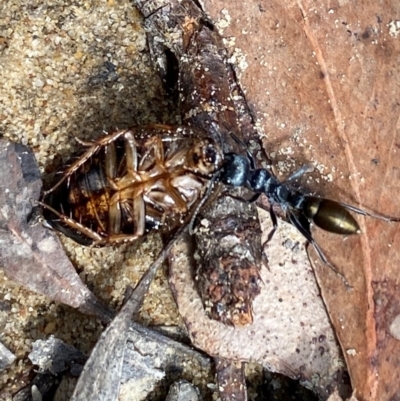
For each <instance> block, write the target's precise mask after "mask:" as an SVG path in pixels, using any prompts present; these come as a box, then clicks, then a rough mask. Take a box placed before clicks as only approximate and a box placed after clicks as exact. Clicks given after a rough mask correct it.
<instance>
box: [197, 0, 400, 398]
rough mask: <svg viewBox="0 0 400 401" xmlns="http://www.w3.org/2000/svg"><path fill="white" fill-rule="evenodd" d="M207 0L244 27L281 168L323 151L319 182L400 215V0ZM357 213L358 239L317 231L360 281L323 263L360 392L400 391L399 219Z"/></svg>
mask: <svg viewBox="0 0 400 401" xmlns="http://www.w3.org/2000/svg"><path fill="white" fill-rule="evenodd" d="M204 7H205V10H206V12H208V13H209V14H210V15H211V17H212V18H213V20H216V21H217V26H219V27H220V28H221V29H223V34H224V36H225V37H227V38H234V40H233V39H231V40H228V43H232V44H233V46H232V48H231V50H232V52H233V53H234V54H236V59H237V61H239V67H240V66H242V67H247V68H246V69H244V70H241V71H240V75H241V83H242V84H243V86H244V87H245V89H246V94H247V99H248V101H249V102H250V103H251V104H252V105H253V108H254V111H255V115H256V117H257V118H258V119H259V123H260V126H261V127H262V128H263V130H264V132H265V134H266V137H267V139H266V140H265V146H266V150H267V151H268V152H269V153H270V154H272V156H275V157H276V158H275V160H274V161H275V163H276V165H277V166H278V169H279V170H280V171H281V172H283V173H284V174H287V173H289V172H291V171H294V170H295V169H296V166H297V167H298V166H299V165H301V164H302V163H304V162H305V161H313V162H314V163H315V164H316V166H317V168H318V169H319V170H320V172H321V173H322V174H321V176H320V177H319V181H313V180H312V179H310V181H309V182H308V185H309V187H310V188H311V189H313V190H316V191H317V192H318V193H319V194H321V195H324V196H327V197H330V198H333V199H336V200H341V201H348V202H350V203H360V204H362V205H364V206H366V207H368V208H369V209H370V210H374V211H380V212H383V213H385V214H387V215H399V214H400V207H399V202H398V195H397V194H398V193H399V190H400V180H399V169H400V160H399V158H398V157H396V156H397V152H398V147H399V144H400V138H399V129H400V125H399V111H400V100H399V93H400V64H399V62H398V54H399V50H400V32H399V28H398V27H399V19H400V15H399V9H398V4H397V2H395V1H388V2H385V3H384V4H381V3H371V2H369V3H360V2H358V3H355V2H345V3H343V2H342V3H328V2H317V3H316V2H312V1H297V2H289V1H287V2H268V3H264V2H263V3H260V2H258V1H254V0H248V1H246V2H230V3H229V4H228V3H226V2H224V1H222V0H205V1H204ZM278 161H280V162H282V161H284V163H281V164H278ZM314 178H315V177H314ZM331 181H332V182H331ZM358 221H359V222H360V226H361V229H362V232H363V234H362V235H361V236H359V237H353V238H349V239H348V240H347V241H344V240H343V238H341V237H339V236H334V235H327V234H323V235H322V233H320V232H318V233H316V237H317V238H318V242H319V243H320V245H321V246H322V248H323V249H324V251H325V253H326V255H327V256H328V257H329V258H330V259H331V260H332V262H333V263H335V265H336V266H338V268H339V269H340V270H341V271H342V272H343V273H344V274H345V276H346V278H347V280H348V281H349V282H350V284H351V285H352V286H353V290H352V291H347V290H346V288H345V286H344V285H343V283H342V282H341V280H340V279H339V278H338V277H337V275H335V274H334V273H333V272H332V271H330V270H329V269H328V268H326V266H322V267H317V268H316V272H317V275H318V280H319V283H320V285H321V291H322V294H323V297H324V301H325V303H326V305H327V307H328V310H329V314H330V317H331V319H332V322H333V324H334V327H335V331H336V333H337V335H338V338H339V340H340V343H341V345H342V347H343V350H344V354H345V357H346V361H347V364H348V367H349V371H350V376H351V381H352V384H353V387H354V388H355V389H356V395H357V397H358V398H359V399H363V400H389V399H391V400H397V399H399V396H400V385H399V383H400V381H399V377H398V365H399V362H400V343H399V338H400V336H399V331H398V324H397V322H398V320H399V319H400V317H399V313H400V303H399V295H398V294H399V277H400V275H399V262H400V252H399V248H400V244H399V241H400V236H399V235H398V232H399V231H398V230H399V225H397V224H394V223H391V224H389V223H385V222H381V221H376V220H373V219H371V218H367V219H364V218H358ZM313 259H316V257H315V255H313Z"/></svg>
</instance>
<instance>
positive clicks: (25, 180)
mask: <svg viewBox="0 0 400 401" xmlns="http://www.w3.org/2000/svg"><path fill="white" fill-rule="evenodd" d="M0 171H1V172H2V173H1V175H0V205H1V210H0V223H1V225H0V227H1V229H0V260H1V265H2V268H3V270H4V272H5V274H6V275H7V277H8V278H9V279H10V280H13V281H15V282H17V283H19V284H21V285H23V286H24V287H26V288H28V289H30V290H32V291H36V292H38V293H40V294H44V295H46V296H48V297H49V298H51V299H52V300H54V301H58V302H62V303H65V304H67V305H70V306H72V307H73V308H77V309H79V310H80V311H81V312H83V313H87V314H91V315H95V316H98V317H100V318H101V319H103V320H104V321H107V320H109V319H110V317H111V315H112V314H111V312H110V310H109V309H108V308H106V307H105V306H103V305H102V304H101V303H100V301H99V300H98V299H97V298H96V297H95V296H94V295H93V294H92V293H91V292H90V291H89V290H88V288H87V287H86V286H85V285H84V284H83V283H82V281H81V279H80V278H79V276H78V274H77V273H76V271H75V269H74V267H73V266H72V264H71V262H70V260H69V259H68V257H67V256H66V254H65V252H64V250H63V247H62V245H61V244H60V242H59V240H58V238H57V236H56V234H55V233H54V232H52V231H50V230H48V229H45V228H44V227H43V226H42V225H41V224H40V223H38V222H36V223H32V222H30V220H29V219H30V218H31V214H32V208H33V205H34V203H35V202H36V201H37V200H38V199H39V195H40V190H41V187H42V181H41V178H40V172H39V168H38V166H37V164H36V160H35V156H34V154H33V152H32V151H31V150H30V149H29V148H27V147H26V146H23V145H20V144H15V143H13V142H9V141H7V140H3V139H2V140H0Z"/></svg>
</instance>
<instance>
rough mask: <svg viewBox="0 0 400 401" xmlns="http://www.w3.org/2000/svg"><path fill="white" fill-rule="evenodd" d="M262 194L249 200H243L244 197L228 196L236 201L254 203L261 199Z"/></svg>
mask: <svg viewBox="0 0 400 401" xmlns="http://www.w3.org/2000/svg"><path fill="white" fill-rule="evenodd" d="M260 195H261V193H259V194H254V195H253V196H251V197H250V198H249V199H246V198H243V197H242V196H235V195H231V194H228V196H229V197H230V198H232V199H236V200H238V201H241V202H243V203H247V204H249V203H254V202H255V201H256V200H257V199H258V198H259V197H260ZM261 209H263V207H261Z"/></svg>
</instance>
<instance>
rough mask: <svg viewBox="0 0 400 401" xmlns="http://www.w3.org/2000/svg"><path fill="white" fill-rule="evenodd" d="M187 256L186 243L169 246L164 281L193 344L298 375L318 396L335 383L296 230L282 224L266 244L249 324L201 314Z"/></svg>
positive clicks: (330, 350)
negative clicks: (168, 275)
mask: <svg viewBox="0 0 400 401" xmlns="http://www.w3.org/2000/svg"><path fill="white" fill-rule="evenodd" d="M265 218H267V216H265ZM263 220H264V216H263ZM269 224H270V222H269ZM190 255H192V252H191V251H190V249H188V247H187V244H180V245H179V246H177V247H176V248H175V250H174V255H173V256H174V259H175V260H174V263H173V264H172V265H171V278H170V282H171V288H172V290H173V292H174V296H175V299H176V300H177V304H178V305H179V311H180V313H181V315H182V317H183V319H184V321H185V323H186V326H187V327H188V331H189V334H190V336H191V340H192V342H193V344H194V345H195V346H196V347H198V348H200V349H202V350H204V351H205V352H207V353H208V354H209V355H212V356H214V357H219V358H225V359H230V360H236V361H253V362H258V363H260V364H262V365H263V366H264V367H266V368H268V369H270V370H271V371H277V372H280V373H283V374H286V375H287V376H289V377H292V378H300V379H301V380H303V381H307V382H308V385H309V386H313V387H314V390H315V391H316V392H317V393H319V394H320V395H321V396H323V397H327V396H328V395H329V394H330V391H331V390H332V389H333V387H334V386H335V385H336V384H340V382H339V383H338V380H339V381H340V377H341V375H340V372H341V371H342V369H343V367H344V364H343V361H341V358H340V351H339V348H338V346H337V343H336V341H335V338H334V335H333V332H332V328H331V325H330V323H329V319H328V317H327V315H326V311H325V308H324V305H323V303H322V300H321V298H320V297H319V294H318V288H317V287H316V285H315V280H314V275H313V272H312V270H311V268H310V266H309V264H308V263H307V257H306V253H305V249H304V240H303V238H302V237H301V235H300V234H299V233H297V231H296V230H294V229H293V228H292V227H291V226H290V225H288V224H284V225H283V226H282V230H280V231H279V232H278V233H277V234H276V235H275V236H274V238H273V239H272V240H271V242H270V243H269V246H268V249H267V257H268V259H269V261H270V263H269V269H270V270H268V269H267V268H266V267H262V269H261V279H262V284H261V293H260V294H259V295H258V297H257V298H256V299H255V301H254V304H253V319H254V320H253V324H252V325H248V326H245V327H236V328H235V327H232V326H227V325H224V324H222V323H220V322H217V321H215V320H212V319H210V318H209V317H208V316H207V315H206V313H205V312H204V308H203V304H202V301H201V299H200V297H199V295H198V292H197V289H196V285H195V283H194V282H193V274H194V273H193V271H192V270H191V269H192V268H193V261H192V262H191V256H190Z"/></svg>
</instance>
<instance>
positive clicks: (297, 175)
mask: <svg viewBox="0 0 400 401" xmlns="http://www.w3.org/2000/svg"><path fill="white" fill-rule="evenodd" d="M312 171H314V166H313V165H312V164H304V165H303V166H301V167H300V168H299V169H298V170H297V171H295V172H294V173H293V174H291V175H290V176H289V177H288V178H286V180H285V183H288V182H292V181H295V180H297V179H298V178H300V177H301V176H302V175H304V174H306V173H311V172H312Z"/></svg>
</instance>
